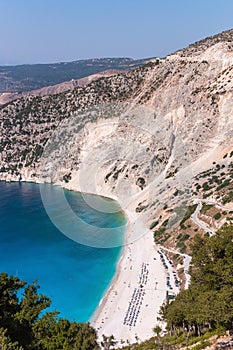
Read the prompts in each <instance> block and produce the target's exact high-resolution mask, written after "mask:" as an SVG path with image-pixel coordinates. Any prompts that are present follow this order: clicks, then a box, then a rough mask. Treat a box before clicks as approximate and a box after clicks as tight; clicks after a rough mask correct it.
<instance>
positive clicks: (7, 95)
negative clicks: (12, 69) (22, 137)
mask: <svg viewBox="0 0 233 350" xmlns="http://www.w3.org/2000/svg"><path fill="white" fill-rule="evenodd" d="M119 73H122V71H121V70H117V69H109V70H106V71H103V72H99V73H96V74H91V75H88V76H86V77H84V78H80V79H72V80H70V81H65V82H64V83H60V84H56V85H51V86H46V87H43V88H41V89H37V90H31V91H23V92H3V93H0V105H3V104H6V103H8V102H11V101H13V100H17V99H19V98H22V97H26V96H47V95H56V94H59V93H61V92H65V91H68V90H73V89H75V88H76V87H78V86H86V85H88V84H89V83H91V82H92V81H94V80H97V79H100V78H103V77H111V76H113V75H117V74H119Z"/></svg>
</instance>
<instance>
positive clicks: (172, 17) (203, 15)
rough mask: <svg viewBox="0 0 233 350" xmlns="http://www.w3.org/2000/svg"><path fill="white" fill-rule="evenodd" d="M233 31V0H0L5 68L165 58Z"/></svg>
mask: <svg viewBox="0 0 233 350" xmlns="http://www.w3.org/2000/svg"><path fill="white" fill-rule="evenodd" d="M231 28H233V0H0V64H1V65H5V64H24V63H49V62H61V61H74V60H78V59H86V58H101V57H132V58H145V57H164V56H166V55H168V54H169V53H172V52H174V51H175V50H177V49H180V48H183V47H185V46H187V45H189V44H191V43H192V42H195V41H197V40H200V39H203V38H205V37H207V36H210V35H213V34H217V33H219V32H221V31H223V30H227V29H231Z"/></svg>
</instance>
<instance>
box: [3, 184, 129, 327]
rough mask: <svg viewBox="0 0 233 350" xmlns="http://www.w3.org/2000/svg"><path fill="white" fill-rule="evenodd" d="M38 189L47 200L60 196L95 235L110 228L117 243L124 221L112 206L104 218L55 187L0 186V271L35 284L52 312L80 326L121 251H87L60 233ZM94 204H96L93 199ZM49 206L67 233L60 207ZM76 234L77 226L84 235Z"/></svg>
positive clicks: (79, 198) (105, 285) (100, 294)
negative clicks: (115, 235)
mask: <svg viewBox="0 0 233 350" xmlns="http://www.w3.org/2000/svg"><path fill="white" fill-rule="evenodd" d="M40 186H42V190H43V191H44V190H46V191H47V192H48V193H49V195H50V199H51V198H54V199H55V198H56V196H57V195H58V194H59V191H60V192H63V193H64V194H65V198H66V199H67V202H68V203H69V205H70V207H71V208H72V210H73V212H74V213H75V215H77V217H79V218H81V221H82V222H83V221H84V222H87V223H88V225H90V227H92V229H93V227H96V232H98V229H99V228H103V227H104V228H105V227H111V228H112V227H115V228H116V234H117V235H118V236H119V235H120V236H121V237H119V240H120V241H122V240H123V237H124V224H125V218H124V216H123V214H122V213H121V212H119V211H118V209H119V208H118V206H117V204H116V203H114V202H112V201H111V202H109V206H110V207H111V208H113V209H114V210H112V211H113V213H111V214H108V213H104V212H99V211H98V210H96V209H95V208H92V207H91V206H90V205H89V204H88V203H86V201H85V200H83V198H82V195H81V194H78V193H75V192H70V191H63V190H62V189H60V188H59V187H54V186H52V185H49V184H44V185H37V184H33V183H5V182H1V181H0V195H1V200H0V271H1V272H7V273H9V274H13V275H17V276H18V277H19V278H21V279H23V280H26V281H27V282H29V283H31V282H32V281H33V280H35V279H37V280H38V283H39V285H40V286H41V288H40V292H41V293H43V294H45V295H47V296H49V297H51V298H52V306H51V309H52V310H58V311H60V316H62V317H65V318H68V319H69V320H71V321H72V320H75V321H79V322H86V321H88V320H89V319H90V317H91V315H92V314H93V312H94V311H95V309H96V308H97V306H98V304H99V302H100V300H101V298H102V297H103V294H104V292H105V291H106V289H107V288H108V286H109V284H110V281H111V279H112V277H113V276H114V274H115V271H116V265H117V261H118V259H119V257H120V252H121V248H120V247H117V248H109V249H104V248H93V247H88V246H84V245H81V244H79V243H77V242H75V241H74V240H71V239H70V238H68V237H67V236H66V235H64V234H63V233H61V232H60V231H59V230H58V229H57V228H56V227H55V226H54V225H53V223H52V222H51V220H50V218H49V217H48V215H47V213H46V211H45V209H44V206H43V203H42V200H41V195H40ZM94 200H95V202H96V201H97V202H98V197H96V196H95V199H94ZM53 205H54V210H55V211H56V215H59V213H60V220H63V218H64V220H66V227H69V229H70V231H72V230H73V226H72V225H73V224H74V223H73V222H72V221H71V222H70V223H69V220H68V219H67V217H68V216H66V215H65V214H66V213H64V208H63V207H62V206H61V207H59V205H60V204H59V203H58V202H57V201H55V202H54V204H53V202H52V200H50V207H52V206H53ZM97 207H98V206H97ZM77 222H78V221H77ZM77 222H76V223H75V225H76V226H75V230H77V229H78V226H77V225H78V224H77ZM67 225H68V226H67ZM84 227H85V226H84ZM82 229H83V226H82V225H81V226H80V229H79V230H78V231H79V237H81V236H82V235H87V234H88V232H87V230H86V229H85V232H82Z"/></svg>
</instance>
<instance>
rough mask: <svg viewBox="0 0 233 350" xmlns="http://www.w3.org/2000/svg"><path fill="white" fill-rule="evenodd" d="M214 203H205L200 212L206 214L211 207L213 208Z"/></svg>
mask: <svg viewBox="0 0 233 350" xmlns="http://www.w3.org/2000/svg"><path fill="white" fill-rule="evenodd" d="M213 206H214V205H213V204H203V205H202V208H201V210H200V212H201V213H202V214H205V213H206V212H207V211H208V210H209V209H211V208H213Z"/></svg>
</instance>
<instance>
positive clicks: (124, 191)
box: [0, 30, 233, 245]
mask: <svg viewBox="0 0 233 350" xmlns="http://www.w3.org/2000/svg"><path fill="white" fill-rule="evenodd" d="M232 115H233V31H232V30H230V31H227V32H223V33H221V34H219V35H216V36H214V37H211V38H207V39H205V40H202V41H200V42H198V43H195V44H193V45H191V46H189V47H188V48H186V49H184V50H181V51H177V52H176V53H175V54H172V55H170V56H168V57H166V58H165V59H161V60H154V61H153V62H150V63H148V64H146V65H145V66H143V67H138V68H136V69H133V70H131V71H128V72H126V73H122V74H118V75H116V76H113V77H108V78H101V79H98V80H96V81H93V82H91V83H90V84H89V85H87V86H86V87H77V88H75V89H74V90H72V91H67V92H64V93H60V94H56V95H53V96H43V97H23V98H21V99H18V100H15V101H13V102H11V103H8V104H5V105H4V106H2V107H1V109H0V135H1V136H0V178H1V179H3V180H4V179H6V180H25V181H38V182H40V181H42V182H43V181H47V182H56V183H59V184H62V185H63V186H66V187H68V188H74V189H79V190H81V191H83V192H94V193H98V194H104V195H107V196H111V197H117V198H118V200H119V202H120V203H121V204H122V205H123V206H124V207H125V206H128V207H130V208H131V209H133V210H135V211H136V212H137V213H138V214H140V215H141V217H142V218H143V219H145V221H146V222H147V224H148V226H149V225H152V226H153V223H154V222H157V221H158V222H159V224H158V228H160V225H162V222H163V219H164V221H166V220H168V218H169V220H171V218H170V216H171V215H170V214H171V212H172V211H173V214H174V215H173V219H174V216H175V217H176V216H178V217H179V215H178V214H177V212H174V208H177V207H181V206H182V205H183V206H186V205H192V201H193V197H195V198H200V199H201V198H202V196H203V192H202V191H201V192H200V193H199V192H198V189H199V188H200V187H201V188H202V186H204V182H203V181H202V180H200V179H201V176H202V175H200V174H201V173H202V174H203V172H209V174H210V175H212V176H215V175H216V176H217V177H218V179H219V181H222V182H224V181H225V180H226V181H228V183H227V185H226V186H225V187H227V188H228V189H229V191H228V195H229V196H230V197H229V198H231V196H232V187H231V184H232V159H233V158H232V156H231V155H232V149H233V144H232V139H233V123H232ZM226 154H227V156H226V157H225V155H226ZM217 164H218V166H219V167H220V168H221V167H222V166H223V165H224V167H225V170H224V173H225V175H224V174H223V175H221V173H222V172H223V171H222V172H219V173H217V174H213V170H212V168H213V167H214V166H216V165H217ZM220 179H221V180H220ZM210 180H211V179H210ZM211 181H212V180H211ZM213 181H214V180H213ZM195 184H196V185H195ZM212 184H213V182H212ZM220 185H221V183H219V184H218V186H220ZM199 186H200V187H199ZM208 186H209V185H208ZM211 186H212V185H211V184H210V187H211ZM216 187H217V186H216ZM223 187H224V186H223ZM205 188H206V187H205ZM214 195H215V193H214V191H212V194H210V196H209V198H210V199H211V198H212V197H213V196H214ZM224 195H225V194H221V191H220V192H219V199H218V200H219V201H221V200H223V196H224ZM229 202H230V201H229ZM190 203H191V204H190ZM169 213H170V214H169ZM180 213H183V212H182V210H180ZM184 215H185V214H184V213H183V214H181V216H180V217H179V218H180V220H182V218H183V217H184ZM190 215H191V214H190ZM175 221H176V220H175ZM167 224H168V221H167V222H166V224H164V227H166V225H167ZM170 224H171V222H170ZM154 227H155V226H154ZM194 232H195V231H194ZM165 238H166V237H165ZM163 239H164V238H163ZM165 240H166V239H165ZM170 244H171V245H172V244H173V245H175V244H177V241H176V242H173V243H172V242H170Z"/></svg>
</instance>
